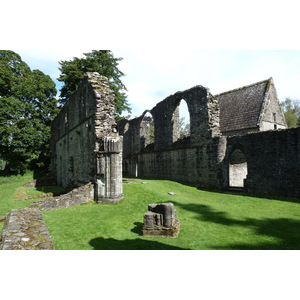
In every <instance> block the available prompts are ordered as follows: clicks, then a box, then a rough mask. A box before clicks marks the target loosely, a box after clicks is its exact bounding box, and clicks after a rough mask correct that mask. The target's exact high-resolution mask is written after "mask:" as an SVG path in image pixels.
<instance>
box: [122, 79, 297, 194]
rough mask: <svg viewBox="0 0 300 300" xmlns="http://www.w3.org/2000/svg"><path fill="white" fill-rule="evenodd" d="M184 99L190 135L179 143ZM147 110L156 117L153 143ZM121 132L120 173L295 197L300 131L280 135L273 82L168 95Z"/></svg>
mask: <svg viewBox="0 0 300 300" xmlns="http://www.w3.org/2000/svg"><path fill="white" fill-rule="evenodd" d="M181 100H184V101H186V103H187V106H188V110H189V113H190V131H191V134H190V136H189V137H185V138H183V139H180V138H179V113H178V110H179V109H178V107H179V104H180V101H181ZM146 112H149V113H151V115H152V117H153V123H154V142H153V141H152V142H151V140H150V136H149V135H150V133H151V131H150V128H149V126H148V125H149V124H147V123H146V122H145V120H144V115H145V113H146ZM118 126H119V130H120V134H121V135H122V136H123V140H124V157H123V171H124V175H127V176H133V177H138V176H139V177H149V178H165V179H171V180H178V181H182V182H189V183H193V184H197V185H198V186H199V187H204V188H218V189H227V188H228V187H240V188H243V189H245V190H247V191H249V192H251V193H253V194H262V195H270V196H287V197H295V198H297V197H300V182H299V178H300V174H299V172H300V165H299V161H300V145H299V141H300V137H299V134H300V128H296V129H290V130H287V129H285V130H284V128H286V121H285V119H284V115H283V113H282V111H281V108H280V105H279V101H278V98H277V94H276V89H275V85H274V82H273V79H272V78H270V79H268V80H265V81H262V82H258V83H256V84H252V85H249V86H246V87H243V88H239V89H236V90H232V91H229V92H226V93H223V94H220V95H216V96H213V95H211V94H210V92H209V91H208V89H206V88H204V87H202V86H196V87H194V88H191V89H189V90H186V91H183V92H177V93H175V94H174V95H171V96H169V97H167V98H166V99H164V100H163V101H161V102H159V103H158V104H157V105H156V106H155V107H154V108H153V109H151V110H146V111H145V112H144V113H143V115H142V116H140V117H138V118H135V119H133V120H120V121H119V122H118ZM270 129H272V130H271V131H270ZM278 129H280V130H278ZM265 130H268V131H265ZM263 131H265V132H263Z"/></svg>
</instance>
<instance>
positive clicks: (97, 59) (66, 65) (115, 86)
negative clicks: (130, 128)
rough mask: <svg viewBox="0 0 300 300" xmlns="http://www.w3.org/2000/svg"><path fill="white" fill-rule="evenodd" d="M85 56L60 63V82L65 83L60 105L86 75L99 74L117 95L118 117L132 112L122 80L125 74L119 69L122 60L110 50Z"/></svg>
mask: <svg viewBox="0 0 300 300" xmlns="http://www.w3.org/2000/svg"><path fill="white" fill-rule="evenodd" d="M84 56H85V57H84V58H78V57H74V58H73V60H69V61H60V62H59V63H60V65H61V67H60V68H59V70H60V71H61V75H60V77H59V78H58V80H59V81H61V82H63V83H64V85H63V87H62V88H61V90H60V91H61V95H60V97H61V99H60V104H64V103H65V102H66V101H67V99H68V98H69V97H70V95H71V94H72V93H73V92H74V91H76V89H77V88H78V85H79V83H80V80H81V79H82V78H83V75H84V73H86V72H98V73H99V74H100V75H103V76H106V77H107V78H108V80H109V83H110V88H111V89H112V90H113V92H114V94H115V107H116V115H117V116H120V115H121V113H122V112H123V111H128V112H131V109H130V106H129V104H128V102H127V96H126V94H125V91H126V87H125V85H124V84H123V83H122V81H121V79H120V78H121V77H122V76H124V73H122V72H121V71H120V70H119V69H118V64H119V61H121V60H122V58H115V57H114V55H113V53H112V52H111V51H110V50H92V52H90V53H84Z"/></svg>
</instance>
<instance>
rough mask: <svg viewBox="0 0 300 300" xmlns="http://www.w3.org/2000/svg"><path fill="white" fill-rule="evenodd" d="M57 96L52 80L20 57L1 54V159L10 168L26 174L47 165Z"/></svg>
mask: <svg viewBox="0 0 300 300" xmlns="http://www.w3.org/2000/svg"><path fill="white" fill-rule="evenodd" d="M55 95H56V88H55V83H54V82H53V81H52V79H51V78H50V77H49V76H47V75H45V74H44V73H43V72H41V71H40V70H33V71H31V69H30V68H29V66H28V65H27V64H26V63H25V62H23V61H22V59H21V57H20V56H19V55H18V54H17V53H15V52H13V51H8V50H0V158H1V159H2V160H4V161H6V163H7V164H6V167H7V168H9V169H11V170H12V169H13V170H16V171H18V172H24V170H26V169H27V168H28V167H30V166H31V167H33V166H41V167H42V166H44V165H45V163H46V161H45V160H46V158H47V155H48V150H49V141H50V125H51V121H52V120H53V118H54V116H55V115H56V114H57V110H58V109H57V100H56V98H55Z"/></svg>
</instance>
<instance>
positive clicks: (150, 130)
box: [140, 111, 155, 147]
mask: <svg viewBox="0 0 300 300" xmlns="http://www.w3.org/2000/svg"><path fill="white" fill-rule="evenodd" d="M140 137H141V142H142V145H143V147H146V146H147V145H149V144H152V143H154V142H155V134H154V119H153V116H152V114H151V113H150V112H149V111H147V112H146V113H145V114H144V116H143V119H142V122H141V125H140Z"/></svg>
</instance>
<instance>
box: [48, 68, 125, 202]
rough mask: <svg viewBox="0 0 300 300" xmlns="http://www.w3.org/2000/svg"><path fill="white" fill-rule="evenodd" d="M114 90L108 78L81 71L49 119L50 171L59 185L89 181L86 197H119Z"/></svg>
mask: <svg viewBox="0 0 300 300" xmlns="http://www.w3.org/2000/svg"><path fill="white" fill-rule="evenodd" d="M114 115H115V105H114V94H113V92H112V90H111V89H110V87H109V82H108V79H107V78H106V77H104V76H101V75H99V74H98V73H96V72H88V73H86V74H85V76H84V78H83V80H82V82H81V84H80V85H79V87H78V89H77V90H76V91H75V93H74V94H73V95H72V96H71V97H70V99H69V100H68V102H67V103H66V104H65V105H64V107H63V108H62V109H61V111H60V112H59V114H58V115H57V117H56V118H55V119H54V121H53V123H52V131H51V136H52V138H51V172H52V174H53V175H54V176H55V177H56V179H57V183H58V184H59V185H61V186H62V187H74V188H76V187H79V186H83V185H86V184H88V183H92V184H93V188H94V193H93V196H92V197H91V199H90V200H95V201H97V202H101V203H116V202H119V201H120V200H122V199H123V189H122V152H123V138H122V137H121V136H119V133H118V129H117V124H116V121H115V117H114Z"/></svg>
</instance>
